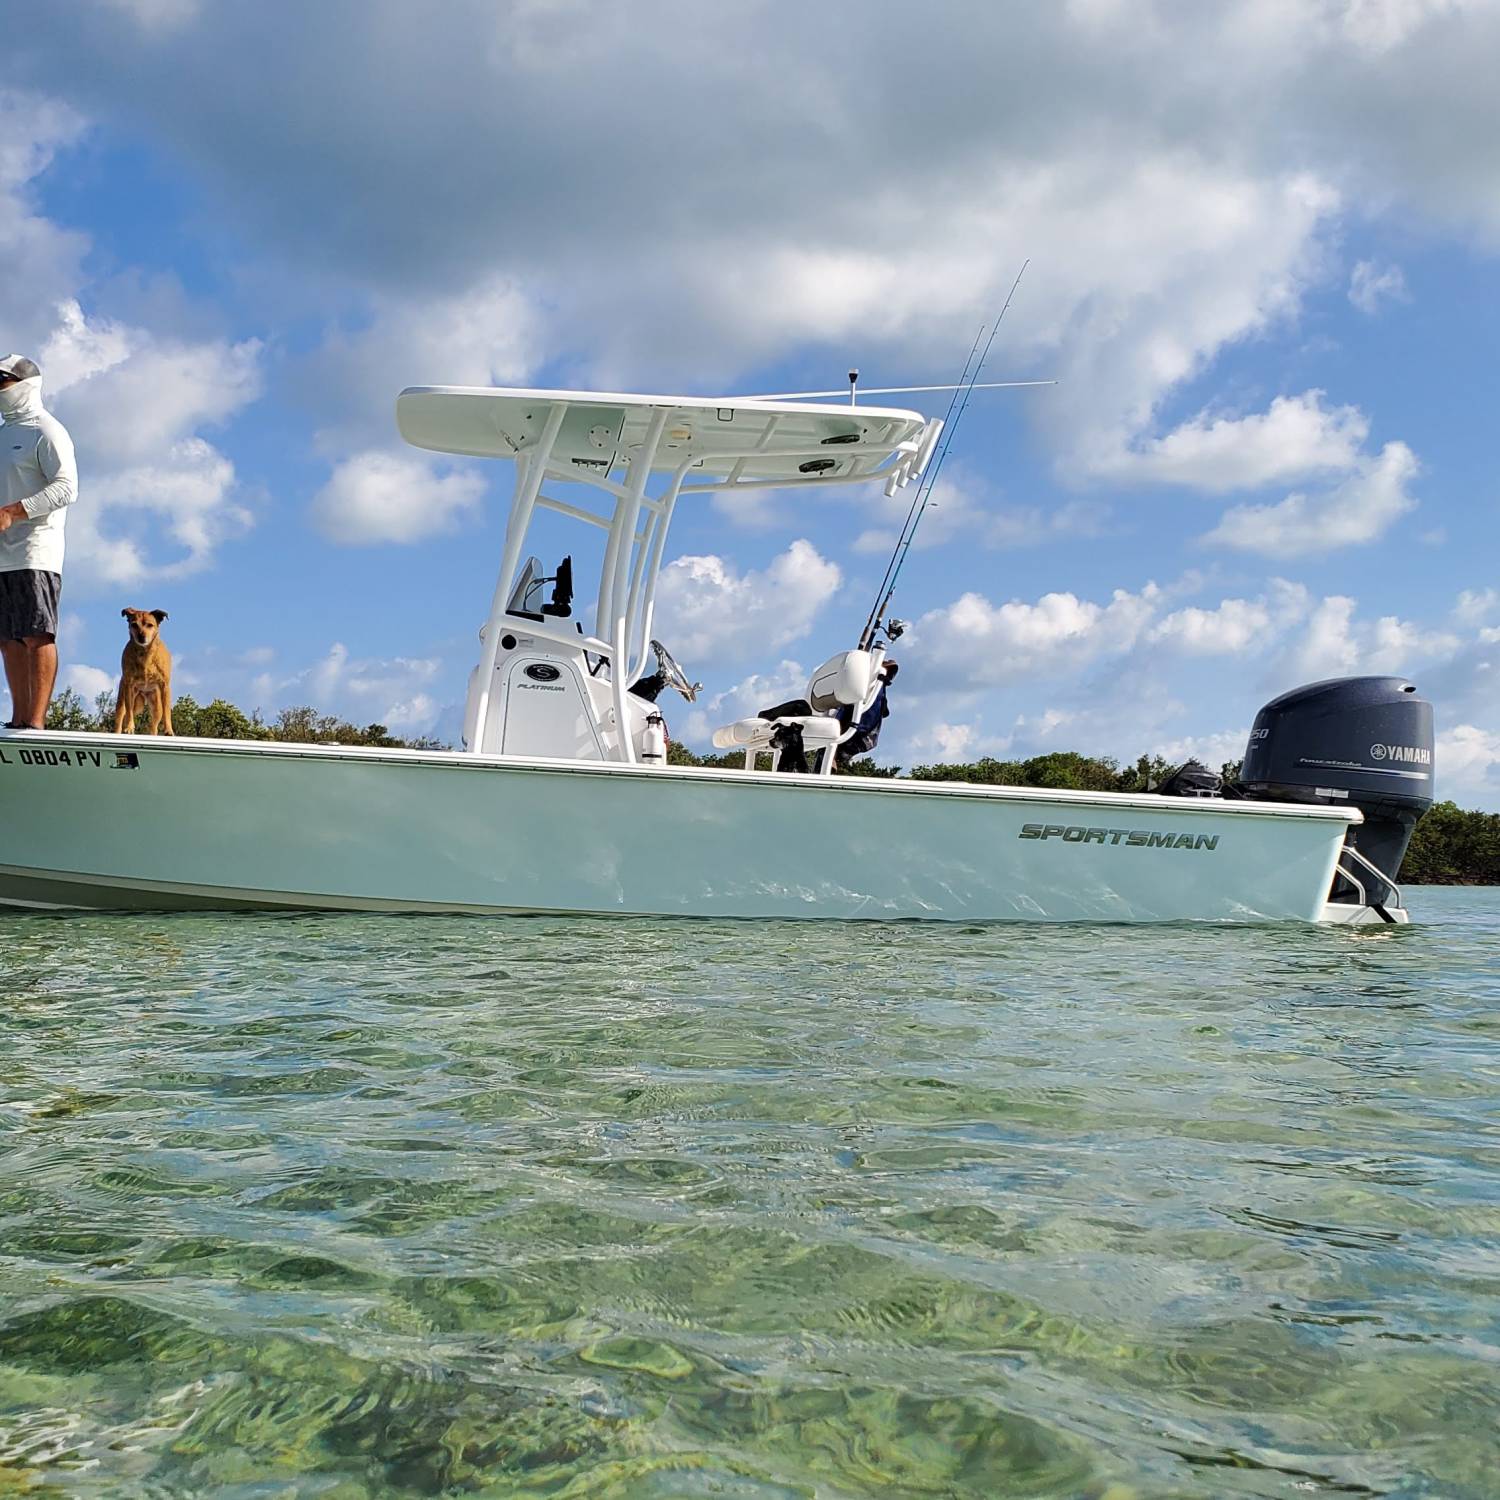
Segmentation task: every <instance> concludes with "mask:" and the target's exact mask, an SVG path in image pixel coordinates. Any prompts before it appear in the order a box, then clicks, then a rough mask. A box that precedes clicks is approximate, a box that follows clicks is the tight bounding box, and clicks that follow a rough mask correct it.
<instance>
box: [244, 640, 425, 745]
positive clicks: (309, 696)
mask: <svg viewBox="0 0 1500 1500" xmlns="http://www.w3.org/2000/svg"><path fill="white" fill-rule="evenodd" d="M441 671H442V662H441V661H440V660H439V659H438V658H437V657H430V656H414V657H409V656H397V657H385V658H381V657H354V656H351V654H350V652H349V648H348V647H347V646H346V645H345V644H344V643H343V642H342V641H335V642H333V644H332V645H331V646H330V647H329V648H328V650H327V651H326V652H325V653H324V654H323V656H322V657H320V658H319V659H318V660H317V661H315V662H313V663H311V664H310V665H308V666H306V667H302V668H300V669H299V670H297V671H295V672H291V673H288V674H286V675H284V676H280V677H278V676H276V675H274V674H272V673H269V672H266V673H261V674H259V675H258V676H257V677H255V678H254V679H253V681H252V683H251V684H250V686H251V689H252V691H253V693H254V695H255V699H256V704H257V706H258V707H259V708H260V709H261V710H262V711H263V712H264V713H265V714H266V715H267V716H268V717H270V716H274V715H275V714H276V713H277V712H278V711H279V710H281V709H283V708H287V707H295V706H299V705H303V704H310V705H311V706H312V707H313V708H315V709H317V710H318V712H319V713H334V714H341V715H343V716H345V717H346V718H349V719H351V720H353V721H355V722H356V723H360V724H366V723H378V724H384V725H385V726H386V727H387V728H388V729H391V730H395V731H397V732H398V733H401V734H404V735H420V734H426V733H430V732H431V730H432V727H433V725H434V724H435V723H436V722H437V720H438V718H439V715H440V713H441V711H442V710H441V706H440V704H439V703H438V701H437V699H436V697H434V696H433V688H434V686H435V684H436V682H437V679H438V677H439V675H440V673H441Z"/></svg>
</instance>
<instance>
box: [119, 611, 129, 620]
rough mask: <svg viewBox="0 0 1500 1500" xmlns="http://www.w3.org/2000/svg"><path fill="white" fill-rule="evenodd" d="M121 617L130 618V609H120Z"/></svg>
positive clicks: (123, 618)
mask: <svg viewBox="0 0 1500 1500" xmlns="http://www.w3.org/2000/svg"><path fill="white" fill-rule="evenodd" d="M120 618H121V619H122V620H128V619H129V618H130V611H129V610H128V609H122V610H121V611H120Z"/></svg>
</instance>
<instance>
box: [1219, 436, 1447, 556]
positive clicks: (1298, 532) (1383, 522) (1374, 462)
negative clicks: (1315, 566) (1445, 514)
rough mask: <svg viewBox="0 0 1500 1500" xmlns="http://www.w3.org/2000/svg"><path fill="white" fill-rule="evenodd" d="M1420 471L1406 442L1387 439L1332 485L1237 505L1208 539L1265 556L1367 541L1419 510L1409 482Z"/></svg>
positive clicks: (1309, 552)
mask: <svg viewBox="0 0 1500 1500" xmlns="http://www.w3.org/2000/svg"><path fill="white" fill-rule="evenodd" d="M1417 471H1418V464H1417V459H1416V455H1415V454H1414V453H1413V452H1412V451H1411V449H1410V448H1408V447H1407V446H1406V444H1405V443H1387V444H1386V445H1385V447H1384V448H1382V449H1381V451H1380V454H1379V456H1378V457H1375V458H1371V459H1368V460H1366V461H1365V462H1363V463H1362V464H1361V465H1360V466H1359V467H1358V469H1356V470H1355V472H1354V473H1352V474H1351V475H1350V476H1349V477H1348V478H1347V479H1345V480H1343V481H1342V482H1341V483H1340V484H1338V485H1336V486H1334V488H1333V489H1331V490H1328V491H1326V492H1324V493H1321V494H1316V495H1309V494H1303V493H1300V492H1298V493H1293V494H1290V495H1288V496H1287V497H1286V499H1285V500H1280V501H1277V502H1276V503H1275V504H1274V505H1239V506H1235V507H1233V508H1232V509H1230V510H1228V511H1226V512H1225V513H1224V515H1223V517H1222V519H1221V520H1220V521H1219V524H1218V525H1217V526H1216V527H1215V528H1214V529H1213V530H1212V531H1210V532H1208V533H1207V534H1206V535H1205V536H1204V538H1203V540H1204V541H1205V542H1208V543H1210V544H1212V545H1217V546H1221V547H1232V548H1234V549H1236V550H1237V551H1241V552H1258V553H1260V554H1261V555H1262V556H1265V557H1304V556H1308V555H1310V554H1314V553H1319V552H1329V551H1332V550H1333V549H1334V548H1337V547H1349V546H1363V545H1367V544H1368V543H1370V542H1374V541H1377V540H1378V539H1379V538H1380V537H1382V536H1384V535H1385V533H1386V532H1387V531H1389V530H1390V528H1391V527H1392V526H1393V525H1394V524H1395V523H1396V522H1397V521H1399V520H1400V519H1401V517H1402V516H1404V515H1406V514H1407V512H1408V511H1411V510H1413V509H1415V508H1416V504H1417V502H1416V500H1415V499H1414V498H1413V497H1412V495H1410V494H1409V493H1408V490H1407V486H1408V485H1409V484H1410V483H1411V481H1412V480H1413V479H1414V478H1415V477H1416V475H1417Z"/></svg>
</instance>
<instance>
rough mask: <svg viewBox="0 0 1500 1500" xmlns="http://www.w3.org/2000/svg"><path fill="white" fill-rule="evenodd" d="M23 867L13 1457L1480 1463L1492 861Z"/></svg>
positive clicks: (12, 1289)
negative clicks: (479, 892)
mask: <svg viewBox="0 0 1500 1500" xmlns="http://www.w3.org/2000/svg"><path fill="white" fill-rule="evenodd" d="M1412 904H1413V907H1414V908H1415V909H1416V910H1417V911H1418V912H1419V914H1420V915H1422V916H1424V917H1426V918H1427V919H1428V920H1427V921H1426V922H1425V923H1424V924H1423V925H1420V926H1414V927H1412V928H1409V929H1403V930H1395V929H1383V930H1376V931H1367V932H1358V933H1351V932H1335V931H1327V930H1317V929H1305V928H1285V929H1279V928H1278V929H1271V928H1261V929H1201V930H1200V929H1192V928H1174V929H1159V930H1148V929H1127V928H1108V927H1095V928H1023V927H990V928H974V929H955V928H943V927H920V926H901V927H874V926H849V927H844V928H836V927H831V926H830V927H822V926H809V925H795V926H794V925H776V924H748V923H747V924H704V923H680V922H679V923H673V922H629V923H623V922H606V921H575V920H568V921H562V920H511V921H482V920H477V919H425V918H424V919H401V918H347V917H295V918H289V917H283V918H269V917H246V916H235V917H196V916H189V917H172V918H162V917H128V918H87V917H84V918H71V917H70V918H55V917H8V918H3V919H0V942H3V952H4V957H3V960H0V963H3V967H0V1028H3V1031H0V1040H3V1047H0V1494H5V1493H11V1492H19V1493H25V1494H28V1495H66V1496H105V1495H108V1496H116V1495H140V1496H169V1495H170V1496H178V1495H214V1496H220V1495H223V1496H247V1497H249V1496H256V1497H259V1496H303V1495H307V1496H326V1497H337V1500H356V1497H364V1496H408V1495H412V1496H414V1495H434V1494H454V1495H466V1494H477V1495H495V1496H501V1495H506V1496H508V1495H528V1496H529V1495H537V1496H540V1495H553V1496H566V1497H570V1500H572V1497H580V1496H598V1497H604V1496H622V1497H623V1496H630V1497H637V1496H640V1497H648V1500H655V1497H667V1496H672V1497H677V1496H684V1497H685V1496H709V1495H714V1496H733V1497H740V1500H751V1497H753V1500H770V1497H778V1500H779V1497H790V1496H812V1495H816V1496H829V1497H832V1496H856V1495H891V1496H961V1497H969V1496H975V1497H979V1496H985V1497H989V1496H1000V1495H1025V1496H1078V1497H1093V1500H1106V1497H1107V1500H1127V1497H1142V1500H1144V1497H1147V1496H1150V1497H1158V1496H1174V1497H1188V1496H1202V1497H1219V1496H1241V1495H1255V1496H1306V1495H1324V1496H1368V1495H1382V1496H1384V1495H1399V1496H1409V1495H1410V1496H1415V1495H1432V1496H1442V1497H1445V1500H1447V1497H1468V1496H1485V1497H1490V1496H1494V1495H1496V1494H1497V1493H1500V1437H1497V1433H1500V893H1497V892H1495V891H1448V890H1424V891H1418V892H1416V893H1415V894H1414V896H1413V897H1412Z"/></svg>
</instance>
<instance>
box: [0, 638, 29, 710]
mask: <svg viewBox="0 0 1500 1500" xmlns="http://www.w3.org/2000/svg"><path fill="white" fill-rule="evenodd" d="M0 655H3V656H4V657H5V683H6V686H7V687H8V688H9V689H10V722H11V723H12V724H29V723H30V722H31V653H30V652H28V651H27V649H26V645H25V642H23V641H0Z"/></svg>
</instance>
